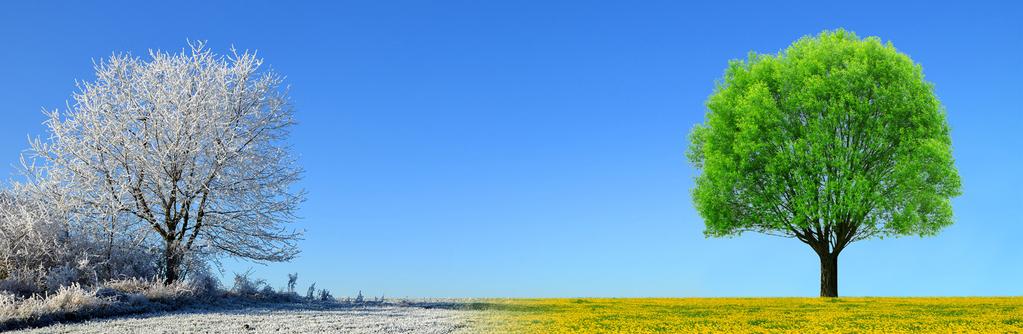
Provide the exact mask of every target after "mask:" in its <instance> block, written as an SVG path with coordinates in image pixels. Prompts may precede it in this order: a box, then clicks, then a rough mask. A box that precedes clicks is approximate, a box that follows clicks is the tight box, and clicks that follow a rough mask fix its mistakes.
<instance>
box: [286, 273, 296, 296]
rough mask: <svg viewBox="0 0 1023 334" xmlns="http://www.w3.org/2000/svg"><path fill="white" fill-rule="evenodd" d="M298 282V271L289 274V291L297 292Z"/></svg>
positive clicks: (291, 292)
mask: <svg viewBox="0 0 1023 334" xmlns="http://www.w3.org/2000/svg"><path fill="white" fill-rule="evenodd" d="M297 283H298V273H294V274H288V293H289V294H293V293H295V284H297Z"/></svg>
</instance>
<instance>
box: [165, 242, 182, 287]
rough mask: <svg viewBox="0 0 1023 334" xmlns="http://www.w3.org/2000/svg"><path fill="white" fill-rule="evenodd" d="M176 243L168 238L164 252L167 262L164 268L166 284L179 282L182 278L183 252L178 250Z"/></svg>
mask: <svg viewBox="0 0 1023 334" xmlns="http://www.w3.org/2000/svg"><path fill="white" fill-rule="evenodd" d="M176 245H177V243H176V242H174V241H170V240H168V241H167V245H166V248H165V249H164V252H163V257H164V258H163V259H164V263H165V264H166V267H165V268H164V279H163V283H164V284H171V283H174V282H177V281H178V279H179V278H180V273H181V252H179V251H177V247H176Z"/></svg>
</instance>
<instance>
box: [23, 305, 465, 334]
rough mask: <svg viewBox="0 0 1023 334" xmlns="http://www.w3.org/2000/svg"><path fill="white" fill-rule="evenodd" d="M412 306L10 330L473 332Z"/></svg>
mask: <svg viewBox="0 0 1023 334" xmlns="http://www.w3.org/2000/svg"><path fill="white" fill-rule="evenodd" d="M456 306H457V304H453V303H419V304H414V305H413V306H401V305H382V306H339V305H327V306H325V305H317V304H290V305H289V304H285V305H277V306H247V307H240V308H221V309H216V310H208V309H203V310H185V311H177V312H170V313H156V314H152V313H151V314H141V315H135V316H129V317H119V318H109V319H97V320H92V321H88V322H81V323H72V324H57V325H51V326H47V327H41V328H35V329H27V330H21V331H15V332H12V333H253V334H255V333H317V334H325V333H424V334H426V333H473V332H475V331H473V329H472V325H473V316H474V315H476V312H475V311H467V310H460V309H458V308H457V307H456Z"/></svg>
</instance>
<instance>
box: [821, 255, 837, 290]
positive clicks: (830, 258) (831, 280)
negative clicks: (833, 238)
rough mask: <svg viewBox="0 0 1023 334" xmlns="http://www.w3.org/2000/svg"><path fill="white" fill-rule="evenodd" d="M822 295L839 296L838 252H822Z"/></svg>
mask: <svg viewBox="0 0 1023 334" xmlns="http://www.w3.org/2000/svg"><path fill="white" fill-rule="evenodd" d="M820 258H821V297H838V254H837V253H831V254H821V255H820Z"/></svg>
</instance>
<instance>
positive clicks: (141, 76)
mask: <svg viewBox="0 0 1023 334" xmlns="http://www.w3.org/2000/svg"><path fill="white" fill-rule="evenodd" d="M149 56H150V57H149V59H145V60H143V59H141V58H138V57H133V56H130V55H126V54H121V55H114V56H112V57H110V58H109V59H106V60H103V61H100V62H98V63H96V65H95V70H96V80H95V81H93V82H85V83H80V84H79V91H78V92H77V93H76V94H75V95H74V103H73V105H70V106H69V107H68V110H67V111H65V112H63V113H61V112H58V111H53V112H49V113H48V117H49V120H48V121H46V123H45V124H46V126H47V127H48V128H49V136H48V138H46V139H36V140H33V141H32V142H31V155H30V156H29V158H30V159H29V160H27V161H26V162H25V166H26V171H27V175H29V176H30V177H29V179H30V182H29V184H31V185H34V187H35V188H36V189H37V190H39V191H40V192H39V193H40V194H46V196H44V197H47V201H49V202H54V203H57V204H59V205H60V207H62V208H67V210H65V211H64V213H66V214H67V215H68V217H67V218H68V219H67V220H66V221H67V222H68V224H84V225H88V226H89V227H90V230H91V231H111V233H118V234H123V235H139V234H140V235H142V236H144V238H142V239H132V238H128V239H130V240H144V241H145V242H150V243H154V245H155V246H156V247H160V248H161V249H162V252H163V254H162V260H163V263H161V265H162V266H163V269H162V271H163V275H164V277H165V278H166V280H167V281H168V282H171V281H175V280H177V279H178V278H179V276H180V275H181V273H180V271H181V267H182V265H183V261H186V260H187V259H190V258H193V257H198V258H204V257H211V256H212V257H217V256H223V255H227V256H234V257H240V258H246V259H251V260H255V261H286V260H289V259H292V258H293V257H294V256H295V255H296V254H297V253H298V250H297V248H296V247H295V241H296V240H297V239H298V238H299V237H300V233H298V232H296V231H294V230H293V229H290V228H288V227H287V226H286V225H287V224H288V223H291V222H293V221H295V219H296V216H295V212H296V210H297V208H298V204H299V203H300V202H301V201H302V200H303V198H304V193H303V192H302V191H296V190H294V189H293V186H294V183H295V182H296V181H298V179H299V177H300V173H301V170H300V168H299V167H297V166H296V164H295V161H294V158H293V156H292V155H291V152H290V147H289V146H287V145H286V143H285V142H284V140H285V139H286V138H287V136H288V134H289V129H290V127H291V126H292V125H293V124H294V120H293V110H292V107H291V105H290V104H289V102H288V98H287V92H286V89H284V88H282V87H281V84H282V78H281V77H280V76H279V75H277V74H275V73H273V72H272V71H261V70H260V66H261V65H262V60H261V59H259V58H257V57H256V55H255V54H254V53H250V52H244V53H238V52H237V51H234V50H233V49H232V54H231V55H230V56H227V57H223V56H217V55H215V54H213V53H212V52H211V51H210V50H209V49H208V48H206V47H205V46H204V44H203V43H190V49H188V50H183V51H182V52H181V53H173V54H172V53H166V52H161V51H151V52H150V54H149ZM123 235H121V236H119V238H124V236H123Z"/></svg>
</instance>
